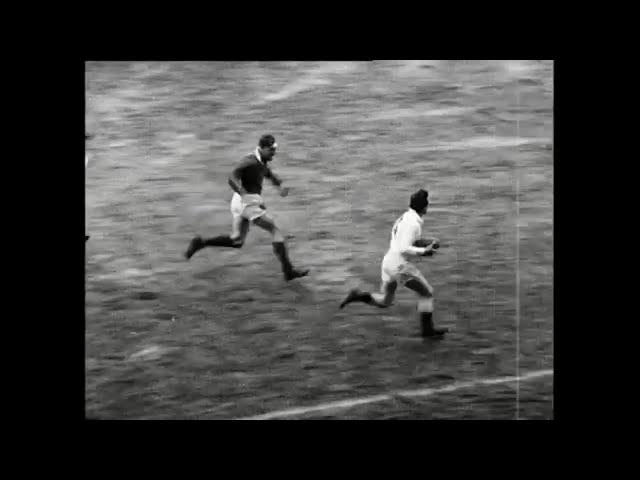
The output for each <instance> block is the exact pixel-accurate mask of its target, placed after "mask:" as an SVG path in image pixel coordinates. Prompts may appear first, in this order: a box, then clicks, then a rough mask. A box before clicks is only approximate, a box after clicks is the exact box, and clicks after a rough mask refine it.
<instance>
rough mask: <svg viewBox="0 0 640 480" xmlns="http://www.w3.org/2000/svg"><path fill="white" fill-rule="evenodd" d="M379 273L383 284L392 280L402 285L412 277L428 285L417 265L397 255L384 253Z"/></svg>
mask: <svg viewBox="0 0 640 480" xmlns="http://www.w3.org/2000/svg"><path fill="white" fill-rule="evenodd" d="M380 273H381V275H380V276H381V279H382V284H383V285H385V284H389V283H392V282H397V283H399V284H400V285H404V284H405V283H407V282H408V281H409V280H412V279H415V280H418V281H420V282H422V283H423V284H425V285H427V286H428V285H429V283H428V282H427V279H426V278H424V275H422V272H420V270H418V267H416V266H415V265H414V264H413V263H411V262H409V261H407V260H405V259H404V258H402V257H401V256H399V255H394V254H391V255H389V254H387V255H385V256H384V258H383V259H382V267H381V272H380Z"/></svg>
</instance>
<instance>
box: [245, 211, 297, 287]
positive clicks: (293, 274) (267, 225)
mask: <svg viewBox="0 0 640 480" xmlns="http://www.w3.org/2000/svg"><path fill="white" fill-rule="evenodd" d="M253 223H254V224H255V225H257V226H258V227H260V228H262V229H263V230H266V231H267V232H269V233H270V234H271V237H272V239H271V242H272V244H273V253H275V255H276V257H277V258H278V260H280V264H281V265H282V273H283V274H284V278H285V280H287V281H290V280H293V279H295V278H300V277H304V276H306V275H308V273H309V269H303V270H297V269H295V268H294V267H293V265H292V264H291V260H289V254H288V253H287V245H286V243H285V240H284V235H283V234H282V232H281V231H280V229H279V228H278V227H277V225H276V223H275V221H274V220H273V219H272V218H271V217H270V216H269V214H267V213H265V214H263V215H262V216H260V217H258V218H256V219H254V220H253Z"/></svg>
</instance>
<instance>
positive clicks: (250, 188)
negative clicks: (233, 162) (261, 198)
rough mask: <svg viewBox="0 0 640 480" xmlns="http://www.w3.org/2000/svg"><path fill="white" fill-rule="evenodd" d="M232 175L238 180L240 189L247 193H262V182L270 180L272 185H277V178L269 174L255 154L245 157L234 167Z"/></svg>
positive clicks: (265, 166)
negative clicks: (240, 184)
mask: <svg viewBox="0 0 640 480" xmlns="http://www.w3.org/2000/svg"><path fill="white" fill-rule="evenodd" d="M233 174H234V175H235V176H236V177H238V178H239V179H240V182H241V183H242V188H244V189H245V190H246V191H247V192H248V193H256V194H258V195H260V194H261V193H262V182H263V180H264V179H265V178H270V179H271V180H272V181H273V182H274V184H276V185H279V183H280V182H279V181H278V180H277V178H276V177H275V176H274V175H273V174H272V173H271V169H270V168H269V167H268V166H267V165H265V164H264V163H262V162H261V161H260V160H258V158H257V157H256V156H255V154H253V153H252V154H251V155H247V156H246V157H244V158H243V159H242V161H241V162H240V165H238V166H237V167H236V169H235V170H234V171H233Z"/></svg>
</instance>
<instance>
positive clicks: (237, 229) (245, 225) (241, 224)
mask: <svg viewBox="0 0 640 480" xmlns="http://www.w3.org/2000/svg"><path fill="white" fill-rule="evenodd" d="M249 225H250V223H249V221H248V220H247V219H245V218H243V217H241V216H239V215H234V216H233V225H232V231H231V235H218V236H217V237H210V238H202V237H199V236H198V237H194V238H193V240H191V243H189V247H188V248H187V251H186V252H185V254H184V256H185V257H186V258H187V260H189V259H190V258H191V257H193V255H195V253H196V252H198V251H200V250H202V249H203V248H205V247H230V248H242V246H243V245H244V241H245V240H246V238H247V234H248V233H249Z"/></svg>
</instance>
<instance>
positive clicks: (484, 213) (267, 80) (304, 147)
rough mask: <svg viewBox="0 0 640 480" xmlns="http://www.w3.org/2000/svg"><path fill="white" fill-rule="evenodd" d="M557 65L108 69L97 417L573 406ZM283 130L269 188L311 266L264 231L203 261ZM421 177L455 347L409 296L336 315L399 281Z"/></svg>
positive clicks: (96, 239) (442, 415) (92, 317)
mask: <svg viewBox="0 0 640 480" xmlns="http://www.w3.org/2000/svg"><path fill="white" fill-rule="evenodd" d="M552 70H553V64H552V62H551V61H485V62H482V61H468V62H467V61H432V62H427V61H424V62H409V61H403V62H391V61H384V62H383V61H380V62H377V61H376V62H356V63H350V62H286V63H284V62H282V63H281V62H250V63H227V62H223V63H216V62H208V63H205V62H185V63H179V62H173V63H154V62H151V63H144V62H143V63H140V62H136V63H133V62H132V63H116V62H108V63H94V62H89V63H87V64H86V102H87V116H86V123H87V131H88V132H89V133H93V134H95V137H94V138H93V139H91V140H89V141H87V154H88V155H89V164H88V167H87V169H86V211H87V231H88V233H89V234H91V239H90V240H89V242H88V243H87V245H86V335H85V352H86V389H85V391H86V415H87V417H89V418H98V419H234V418H244V417H252V416H257V415H262V414H268V413H269V412H274V411H281V410H287V409H292V408H299V407H300V408H305V407H309V408H311V407H314V406H318V405H320V406H321V408H320V409H316V410H309V411H301V412H299V413H296V414H292V415H283V416H281V417H278V416H277V415H276V418H291V419H312V418H318V419H327V418H331V419H551V418H553V375H552V369H553V151H552V138H553V123H552V122H553V74H552ZM263 133H272V134H273V135H275V136H276V138H277V141H278V144H279V146H280V148H279V152H278V155H277V156H276V158H275V160H274V162H273V169H274V171H276V172H277V173H278V174H279V175H280V176H281V177H282V178H283V179H284V181H285V184H286V185H288V186H289V187H290V188H291V192H290V195H289V196H288V197H287V198H281V197H279V196H278V194H277V191H276V189H275V188H273V187H272V186H271V185H270V184H269V183H268V182H265V189H264V192H263V193H264V195H263V198H264V199H265V202H266V204H267V206H268V208H269V210H270V211H271V212H272V214H274V216H275V217H276V219H277V220H278V221H279V223H280V225H281V227H282V228H283V229H284V230H285V233H286V234H287V235H288V237H289V248H290V256H291V258H292V260H293V262H294V264H296V265H299V266H305V267H309V268H311V273H310V275H309V276H308V277H306V278H304V279H300V280H296V281H294V282H291V283H285V282H284V280H283V279H282V276H281V273H280V269H279V263H278V261H277V259H276V258H275V256H274V255H273V252H272V248H271V240H270V237H269V235H268V234H267V233H265V232H263V231H261V230H260V229H258V228H256V227H253V228H252V229H251V231H250V233H249V237H248V240H247V242H246V244H245V246H244V247H243V248H242V249H241V250H235V249H228V250H227V249H212V248H210V249H206V250H203V251H201V252H200V253H198V254H196V255H195V256H194V257H193V258H192V259H191V261H190V262H187V261H185V260H184V258H183V256H182V255H183V252H184V250H185V248H186V247H187V244H188V242H189V240H190V239H191V238H192V237H193V236H194V235H196V234H200V235H206V236H211V235H218V234H223V233H228V232H229V230H230V227H231V216H230V213H229V202H230V199H231V196H232V192H231V190H230V188H229V187H228V185H227V177H228V175H229V172H230V171H231V169H232V168H233V167H234V165H235V164H236V163H237V162H238V161H239V160H240V159H241V158H242V156H243V155H245V154H247V153H248V152H250V151H251V150H252V149H253V148H254V147H255V145H256V142H257V140H258V138H259V137H260V135H261V134H263ZM421 187H424V188H427V189H428V190H429V192H430V196H431V205H430V210H429V213H428V215H427V217H426V218H425V223H424V227H423V233H424V235H425V236H436V237H438V238H440V239H441V241H442V245H443V246H442V248H441V249H440V250H439V252H438V253H437V255H436V256H434V257H433V258H426V259H423V260H419V261H418V262H417V265H418V266H419V268H420V269H421V270H422V271H423V273H424V274H425V276H426V277H427V279H428V280H429V281H430V283H431V284H432V285H433V287H434V289H435V299H436V300H435V307H436V310H435V319H436V323H437V324H439V325H442V326H446V327H449V328H450V329H451V332H450V333H449V334H448V336H446V337H445V338H444V339H443V340H439V341H422V340H420V339H419V338H417V337H416V335H417V334H418V332H419V325H418V321H417V318H416V316H415V298H414V296H413V294H412V292H410V291H406V290H401V289H400V290H399V291H398V295H397V298H396V303H395V306H393V307H392V308H390V309H387V310H379V309H374V308H372V307H370V306H367V305H364V304H352V305H349V306H348V307H347V308H346V309H344V310H338V308H337V306H338V304H339V303H340V301H341V300H342V298H343V297H344V295H345V294H346V292H347V291H348V289H349V288H351V287H354V286H357V285H360V286H362V287H368V288H376V289H377V288H378V284H379V271H380V261H381V259H382V257H383V255H384V253H385V250H386V248H387V246H388V243H389V236H390V229H391V227H392V225H393V222H394V221H395V220H396V218H397V217H398V216H399V215H400V214H401V213H402V212H403V211H404V210H405V209H406V208H407V203H408V197H409V196H410V194H411V193H412V192H413V191H415V190H416V189H418V188H421ZM527 375H534V376H531V377H527ZM536 375H537V376H536ZM506 377H514V378H513V379H511V380H509V379H507V378H506ZM516 377H519V378H520V380H517V379H516ZM492 379H494V380H495V379H498V380H500V382H499V383H493V384H492V383H487V381H490V380H492ZM483 382H484V383H483ZM449 387H450V388H449ZM425 389H430V393H428V394H424V395H422V394H421V395H417V396H413V397H411V396H402V395H397V392H400V391H405V392H411V391H418V390H422V391H424V390H425ZM379 395H388V397H389V398H384V399H379V400H376V401H371V402H369V403H363V404H355V403H354V404H350V403H346V404H343V405H341V406H339V407H335V408H329V406H327V408H324V407H322V405H324V404H331V403H332V402H338V401H349V400H358V399H362V398H368V397H374V396H379Z"/></svg>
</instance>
